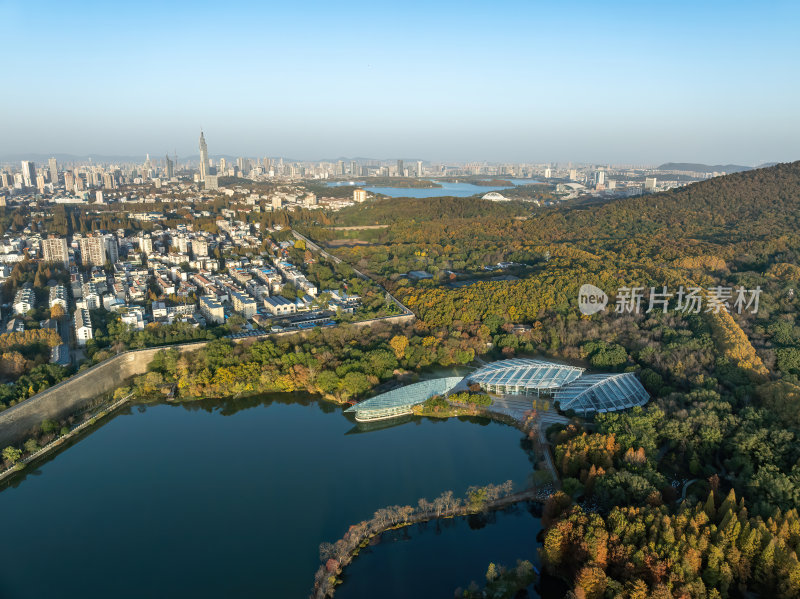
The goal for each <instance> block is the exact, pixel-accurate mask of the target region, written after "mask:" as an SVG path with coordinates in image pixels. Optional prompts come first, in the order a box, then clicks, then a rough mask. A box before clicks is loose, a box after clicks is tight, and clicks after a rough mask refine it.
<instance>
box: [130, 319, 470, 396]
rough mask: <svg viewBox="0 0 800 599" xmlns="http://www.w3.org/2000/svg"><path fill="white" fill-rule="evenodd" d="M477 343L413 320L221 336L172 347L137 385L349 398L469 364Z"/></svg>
mask: <svg viewBox="0 0 800 599" xmlns="http://www.w3.org/2000/svg"><path fill="white" fill-rule="evenodd" d="M400 339H402V340H403V342H401V341H399V340H400ZM477 350H481V347H480V343H479V342H478V341H477V340H475V339H456V338H453V337H450V336H447V335H445V334H444V333H439V334H437V335H429V334H419V332H418V331H415V330H414V328H413V327H411V328H409V329H407V331H406V333H405V334H404V335H397V334H396V331H393V330H392V329H391V327H389V326H387V325H381V324H377V325H374V326H372V327H363V328H362V327H355V326H348V325H342V326H339V327H332V328H327V329H323V330H311V331H309V332H308V333H304V334H298V335H295V336H291V337H287V338H280V339H276V340H271V339H267V340H264V341H258V342H253V343H251V344H246V343H240V344H233V343H232V342H231V341H229V340H227V339H217V340H214V341H212V342H210V343H208V344H207V345H206V346H205V347H204V348H202V349H200V350H198V351H196V352H193V353H192V354H191V355H181V354H179V353H178V352H177V350H165V351H163V352H159V354H157V356H156V357H155V358H154V360H153V362H152V363H151V364H150V367H149V372H148V373H147V374H146V375H143V376H141V377H138V378H137V379H136V384H135V388H136V390H137V392H138V393H139V394H140V395H142V396H152V395H154V394H155V395H157V394H159V393H162V392H169V391H170V390H172V389H173V388H174V389H175V390H176V393H177V396H178V397H182V398H200V397H228V396H231V395H237V394H251V393H260V392H268V391H296V390H305V391H309V392H311V393H318V394H322V395H325V396H327V397H330V398H332V399H336V400H338V401H346V400H349V399H351V398H354V397H363V396H364V394H366V393H367V392H368V391H369V390H371V389H372V388H373V387H375V386H377V385H378V384H379V383H380V382H381V381H384V380H386V379H388V378H390V377H393V376H394V375H395V372H396V371H398V370H407V369H408V370H410V369H416V368H419V367H424V366H431V365H440V366H450V365H454V364H467V363H469V362H470V361H472V359H473V358H474V357H475V354H476V351H477Z"/></svg>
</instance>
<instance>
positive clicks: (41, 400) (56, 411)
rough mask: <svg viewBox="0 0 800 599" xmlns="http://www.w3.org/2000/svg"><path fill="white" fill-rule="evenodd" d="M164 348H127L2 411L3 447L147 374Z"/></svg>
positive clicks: (191, 345) (0, 441)
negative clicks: (150, 365)
mask: <svg viewBox="0 0 800 599" xmlns="http://www.w3.org/2000/svg"><path fill="white" fill-rule="evenodd" d="M205 343H206V342H204V341H201V342H199V343H186V344H183V345H175V346H172V347H173V348H174V349H177V350H178V351H180V352H187V351H192V350H195V349H199V348H201V347H203V345H205ZM161 349H164V348H157V347H154V348H149V349H140V350H133V351H127V352H124V353H121V354H118V355H116V356H114V357H113V358H109V359H108V360H105V361H103V362H101V363H100V364H97V365H95V366H93V367H91V368H89V369H87V370H84V371H83V372H80V373H78V374H76V375H75V376H73V377H70V378H68V379H67V380H65V381H62V382H60V383H58V384H57V385H53V386H52V387H50V388H49V389H46V390H44V391H42V392H41V393H37V394H36V395H33V396H31V397H29V398H28V399H26V400H25V401H22V402H20V403H18V404H17V405H15V406H12V407H10V408H8V409H6V410H4V411H2V412H0V447H6V446H7V445H12V444H14V443H18V442H19V441H21V440H23V439H24V438H25V437H27V436H29V433H30V432H31V430H32V429H33V428H34V427H36V426H38V425H40V424H41V423H42V420H58V419H59V418H64V417H66V416H69V415H70V414H73V413H75V412H77V411H79V410H80V409H81V408H83V407H85V406H86V405H87V404H89V403H90V402H91V401H92V400H94V399H96V398H98V397H100V396H102V395H104V394H106V393H111V392H112V391H113V390H114V389H116V388H118V387H121V386H122V385H123V384H124V383H125V382H126V381H127V380H128V379H130V378H131V377H133V376H136V375H139V374H144V373H145V372H146V371H147V366H148V364H150V361H151V360H152V359H153V356H154V355H155V354H156V352H158V351H160V350H161Z"/></svg>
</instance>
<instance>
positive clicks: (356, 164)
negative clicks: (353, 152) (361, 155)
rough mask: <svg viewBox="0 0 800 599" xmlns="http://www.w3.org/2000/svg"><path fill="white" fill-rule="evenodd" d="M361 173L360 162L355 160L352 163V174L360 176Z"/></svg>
mask: <svg viewBox="0 0 800 599" xmlns="http://www.w3.org/2000/svg"><path fill="white" fill-rule="evenodd" d="M360 174H361V173H360V172H359V171H358V163H357V162H356V161H355V160H353V161H352V162H351V163H350V175H351V176H353V177H358V176H359V175H360Z"/></svg>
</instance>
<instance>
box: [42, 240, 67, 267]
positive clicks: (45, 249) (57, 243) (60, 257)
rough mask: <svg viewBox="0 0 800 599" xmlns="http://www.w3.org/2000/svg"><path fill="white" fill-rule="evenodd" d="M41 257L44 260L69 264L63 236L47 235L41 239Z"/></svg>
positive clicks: (65, 241)
mask: <svg viewBox="0 0 800 599" xmlns="http://www.w3.org/2000/svg"><path fill="white" fill-rule="evenodd" d="M40 245H41V250H42V259H43V260H44V261H45V262H61V263H62V264H63V265H64V266H69V253H68V251H67V240H66V239H64V238H63V237H49V238H47V239H42V241H41V243H40Z"/></svg>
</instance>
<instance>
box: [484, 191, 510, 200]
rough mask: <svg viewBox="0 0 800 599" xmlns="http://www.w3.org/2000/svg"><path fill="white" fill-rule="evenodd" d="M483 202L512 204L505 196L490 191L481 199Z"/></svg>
mask: <svg viewBox="0 0 800 599" xmlns="http://www.w3.org/2000/svg"><path fill="white" fill-rule="evenodd" d="M481 199H482V200H489V201H491V202H510V201H511V200H510V199H509V198H507V197H506V196H504V195H503V194H500V193H497V192H496V191H490V192H489V193H487V194H486V195H485V196H483V197H482V198H481Z"/></svg>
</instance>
